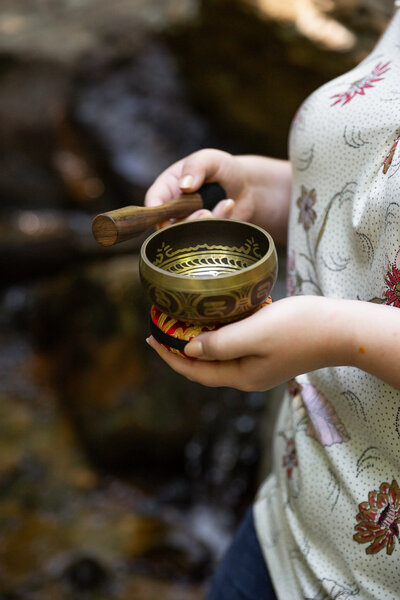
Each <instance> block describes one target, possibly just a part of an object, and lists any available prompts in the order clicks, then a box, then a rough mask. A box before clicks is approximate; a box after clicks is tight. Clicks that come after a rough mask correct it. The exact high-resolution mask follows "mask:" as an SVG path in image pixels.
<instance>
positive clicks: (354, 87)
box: [331, 61, 390, 106]
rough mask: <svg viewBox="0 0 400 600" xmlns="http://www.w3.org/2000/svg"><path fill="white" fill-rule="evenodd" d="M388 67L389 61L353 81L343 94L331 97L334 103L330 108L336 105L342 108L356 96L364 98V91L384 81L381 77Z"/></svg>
mask: <svg viewBox="0 0 400 600" xmlns="http://www.w3.org/2000/svg"><path fill="white" fill-rule="evenodd" d="M389 65H390V61H389V62H387V63H385V64H382V63H378V64H377V65H376V67H375V68H374V69H373V70H372V71H371V72H370V73H368V75H365V76H364V77H361V79H357V81H354V82H353V83H352V84H351V85H350V87H349V88H348V89H347V90H346V91H345V92H342V93H340V94H335V95H334V96H331V99H332V100H333V99H336V100H335V102H333V104H331V106H335V105H336V104H341V105H342V106H344V105H345V104H347V103H348V102H350V101H351V100H353V98H354V97H355V96H357V95H358V96H365V90H367V89H368V88H373V87H374V86H373V84H374V83H377V82H378V81H382V79H384V78H383V77H382V75H384V74H385V73H386V72H387V71H389V69H390V67H389Z"/></svg>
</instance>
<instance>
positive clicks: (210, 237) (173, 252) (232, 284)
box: [140, 219, 278, 325]
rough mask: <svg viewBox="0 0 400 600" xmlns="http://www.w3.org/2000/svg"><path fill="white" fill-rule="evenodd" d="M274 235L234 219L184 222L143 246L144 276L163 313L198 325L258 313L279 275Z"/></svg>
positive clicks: (166, 229) (149, 292)
mask: <svg viewBox="0 0 400 600" xmlns="http://www.w3.org/2000/svg"><path fill="white" fill-rule="evenodd" d="M277 271H278V267H277V255H276V250H275V245H274V242H273V239H272V237H271V236H270V235H269V234H268V233H267V232H266V231H264V230H263V229H261V227H258V226H256V225H252V224H250V223H245V222H242V221H233V220H231V219H200V220H197V221H184V222H182V223H177V224H176V225H171V226H169V227H166V228H164V229H161V230H159V231H157V232H156V233H154V234H153V235H151V236H150V237H149V238H148V239H147V240H146V241H145V242H144V243H143V245H142V248H141V253H140V277H141V281H142V284H143V287H144V289H145V290H146V292H147V295H148V297H149V299H150V301H151V303H152V304H154V305H155V306H156V307H157V308H158V309H159V310H160V311H162V312H164V313H166V314H167V315H169V316H171V317H175V318H177V319H179V320H183V321H188V322H190V323H194V324H201V325H207V324H215V323H218V324H223V323H229V322H231V321H234V320H236V319H240V318H243V317H245V316H247V315H248V314H251V313H252V312H254V311H255V310H256V309H257V308H258V307H259V306H260V305H261V304H262V303H263V301H264V300H265V299H266V298H267V296H268V295H269V294H270V292H271V289H272V287H273V285H274V283H275V281H276V276H277Z"/></svg>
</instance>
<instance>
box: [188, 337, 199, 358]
mask: <svg viewBox="0 0 400 600" xmlns="http://www.w3.org/2000/svg"><path fill="white" fill-rule="evenodd" d="M185 354H187V355H188V356H194V357H198V356H201V355H202V354H203V344H202V343H201V341H200V340H191V341H190V342H189V343H188V344H186V346H185Z"/></svg>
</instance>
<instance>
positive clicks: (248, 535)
mask: <svg viewBox="0 0 400 600" xmlns="http://www.w3.org/2000/svg"><path fill="white" fill-rule="evenodd" d="M206 600H277V599H276V595H275V592H274V588H273V587H272V583H271V579H270V577H269V575H268V571H267V566H266V564H265V559H264V557H263V555H262V552H261V548H260V544H259V542H258V539H257V536H256V531H255V528H254V519H253V509H252V507H251V508H250V509H249V510H248V511H247V513H246V516H245V518H244V519H243V521H242V524H241V525H240V527H239V529H238V531H237V533H236V535H235V537H234V539H233V542H232V544H231V546H230V547H229V548H228V551H227V553H226V554H225V556H224V557H223V559H222V562H221V563H220V565H219V567H218V569H217V571H216V573H215V575H214V578H213V580H212V582H211V588H210V591H209V594H208V596H207V599H206Z"/></svg>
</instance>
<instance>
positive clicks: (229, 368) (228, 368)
mask: <svg viewBox="0 0 400 600" xmlns="http://www.w3.org/2000/svg"><path fill="white" fill-rule="evenodd" d="M146 341H147V343H148V344H149V346H151V347H152V348H153V349H154V350H155V351H156V352H157V354H158V355H159V356H160V357H161V358H162V359H163V360H164V361H165V362H166V363H167V364H168V365H169V366H170V367H171V368H172V369H173V370H174V371H176V372H177V373H179V374H180V375H183V376H184V377H186V378H187V379H189V380H190V381H195V382H197V383H200V384H202V385H206V386H208V387H224V386H226V387H235V388H237V389H241V387H240V386H241V385H242V383H241V380H242V378H241V377H240V373H241V369H240V368H239V366H238V364H237V361H227V362H211V361H210V362H208V361H200V360H198V361H192V360H187V359H186V358H182V357H180V356H178V355H177V354H174V353H173V352H170V351H169V350H166V349H165V348H164V347H163V346H161V344H158V343H157V342H156V340H155V339H154V338H153V337H152V336H151V337H149V338H148V339H147V340H146Z"/></svg>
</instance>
